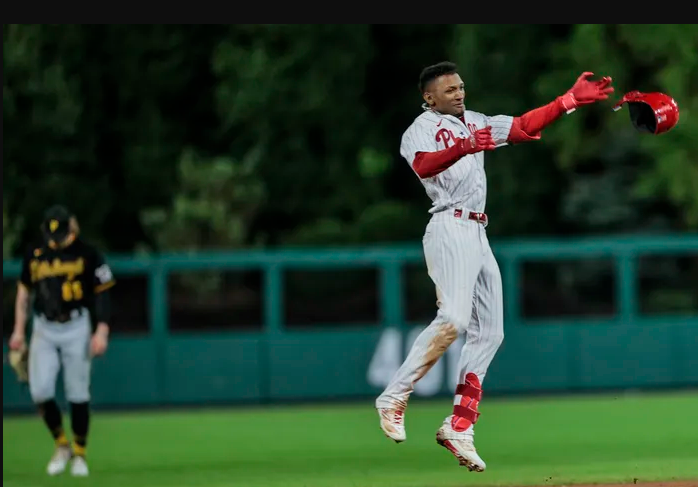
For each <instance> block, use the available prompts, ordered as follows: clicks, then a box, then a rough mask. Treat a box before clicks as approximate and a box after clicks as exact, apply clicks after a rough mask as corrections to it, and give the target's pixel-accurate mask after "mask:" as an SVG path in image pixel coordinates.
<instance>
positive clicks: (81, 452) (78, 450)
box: [73, 442, 87, 457]
mask: <svg viewBox="0 0 698 487" xmlns="http://www.w3.org/2000/svg"><path fill="white" fill-rule="evenodd" d="M86 450H87V448H85V447H84V446H82V445H78V444H77V443H75V442H73V453H74V454H75V455H77V456H79V457H84V456H85V452H86Z"/></svg>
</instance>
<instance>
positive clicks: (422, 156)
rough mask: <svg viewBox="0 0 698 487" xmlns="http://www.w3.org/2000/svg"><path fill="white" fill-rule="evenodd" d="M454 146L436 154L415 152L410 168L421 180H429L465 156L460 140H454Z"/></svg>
mask: <svg viewBox="0 0 698 487" xmlns="http://www.w3.org/2000/svg"><path fill="white" fill-rule="evenodd" d="M456 140H457V141H458V142H456V144H455V145H452V146H451V147H449V148H448V149H443V150H440V151H436V152H417V156H416V157H415V158H414V161H412V167H413V168H414V170H415V172H416V173H417V175H418V176H419V177H420V178H422V179H426V178H430V177H432V176H436V175H437V174H439V173H441V172H443V171H445V170H446V169H448V168H449V167H451V166H452V165H454V164H455V163H456V162H458V160H459V159H460V158H461V157H463V156H464V155H465V153H464V151H463V147H462V144H461V143H460V142H461V139H456Z"/></svg>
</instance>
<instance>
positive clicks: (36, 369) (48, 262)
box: [9, 205, 115, 477]
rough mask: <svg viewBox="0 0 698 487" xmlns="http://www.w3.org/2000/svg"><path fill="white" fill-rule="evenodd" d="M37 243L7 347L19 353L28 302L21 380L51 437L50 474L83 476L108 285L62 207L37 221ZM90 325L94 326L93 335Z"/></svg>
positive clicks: (104, 268)
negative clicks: (66, 420) (65, 413)
mask: <svg viewBox="0 0 698 487" xmlns="http://www.w3.org/2000/svg"><path fill="white" fill-rule="evenodd" d="M41 233H42V240H41V242H40V243H39V244H38V245H34V246H31V247H30V248H29V249H28V252H27V253H26V254H25V256H24V258H23V260H22V271H21V277H20V281H19V283H18V286H17V296H16V299H15V322H14V330H13V333H12V336H11V337H10V342H9V346H10V349H12V350H22V349H25V348H26V331H25V326H26V322H27V311H28V307H29V301H30V295H33V302H32V312H33V313H32V320H31V321H32V332H31V342H30V344H29V347H28V353H29V359H28V369H29V370H28V378H29V390H30V394H31V398H32V401H33V402H34V404H36V406H37V408H38V410H39V413H40V414H41V416H42V418H43V420H44V422H45V423H46V426H47V427H48V429H49V431H50V432H51V434H52V436H53V438H54V440H55V442H56V450H55V452H54V454H53V456H52V457H51V460H50V461H49V463H48V466H47V473H48V474H49V475H57V474H59V473H61V472H63V471H64V470H65V469H66V467H67V465H68V463H71V473H72V474H73V475H75V476H81V477H84V476H87V475H88V474H89V469H88V466H87V461H86V458H85V453H86V448H87V436H88V431H89V421H90V409H89V406H90V371H91V369H90V368H91V359H92V357H93V356H99V355H102V354H103V353H104V352H105V351H106V349H107V343H108V337H109V312H110V303H109V293H108V292H107V290H108V289H109V288H111V287H112V286H113V285H114V283H115V281H114V277H113V275H112V272H111V269H110V268H109V266H108V265H107V264H106V262H105V260H104V257H103V256H102V254H101V253H100V252H99V251H98V250H97V249H96V248H95V247H93V246H92V245H90V244H88V243H87V242H85V241H84V240H83V239H81V238H80V237H79V227H78V222H77V219H76V218H75V216H74V215H73V214H72V213H71V212H70V211H69V210H68V209H67V208H65V207H63V206H60V205H55V206H52V207H51V208H49V209H48V210H47V211H46V213H45V215H44V219H43V221H42V223H41ZM93 323H96V329H95V331H94V333H93V332H92V330H93ZM61 366H62V367H63V376H64V385H65V393H66V399H67V400H68V402H69V403H70V415H71V423H72V424H71V425H72V431H73V444H72V448H71V445H70V443H69V441H68V438H67V436H66V434H65V431H64V429H63V420H62V414H61V410H60V408H59V406H58V403H57V402H56V398H55V393H56V378H57V376H58V371H59V370H60V368H61Z"/></svg>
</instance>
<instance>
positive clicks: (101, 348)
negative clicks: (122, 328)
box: [90, 331, 109, 357]
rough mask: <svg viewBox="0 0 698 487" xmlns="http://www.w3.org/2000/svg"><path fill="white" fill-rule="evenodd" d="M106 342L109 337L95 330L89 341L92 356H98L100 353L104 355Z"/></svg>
mask: <svg viewBox="0 0 698 487" xmlns="http://www.w3.org/2000/svg"><path fill="white" fill-rule="evenodd" d="M108 343H109V339H108V338H107V337H106V335H105V334H104V333H100V332H99V331H97V332H95V334H94V335H92V340H91V341H90V352H91V353H92V356H93V357H99V356H100V355H104V353H105V352H106V351H107V345H108Z"/></svg>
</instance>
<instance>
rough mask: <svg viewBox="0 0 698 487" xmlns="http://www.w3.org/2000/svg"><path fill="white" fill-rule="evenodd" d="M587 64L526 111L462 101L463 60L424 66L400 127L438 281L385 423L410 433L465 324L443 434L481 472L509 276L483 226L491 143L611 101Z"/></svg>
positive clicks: (515, 138)
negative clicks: (485, 387) (493, 109)
mask: <svg viewBox="0 0 698 487" xmlns="http://www.w3.org/2000/svg"><path fill="white" fill-rule="evenodd" d="M591 76H593V73H590V72H585V73H583V74H582V75H581V76H579V78H578V79H577V81H576V82H575V84H574V86H572V88H571V89H570V90H569V91H567V92H566V93H565V94H563V95H561V96H559V97H557V98H556V99H555V100H554V101H552V102H551V103H549V104H547V105H545V106H543V107H540V108H537V109H535V110H532V111H529V112H527V113H525V114H523V115H521V116H518V117H513V116H507V115H496V116H487V115H484V114H482V113H478V112H473V111H470V110H466V109H465V95H466V93H465V87H464V84H463V80H462V79H461V77H460V76H459V74H458V72H457V68H456V65H455V64H453V63H450V62H443V63H439V64H436V65H433V66H429V67H427V68H425V69H424V70H423V71H422V73H421V76H420V78H419V90H420V92H421V93H422V96H423V98H424V102H425V103H424V104H423V109H424V111H423V113H421V114H420V115H419V116H418V117H416V119H415V120H414V122H413V123H412V124H411V125H410V126H409V127H408V128H407V130H406V131H405V132H404V134H403V136H402V141H401V144H400V154H401V155H402V156H403V157H404V158H405V159H406V160H407V162H408V163H409V164H410V167H411V168H412V170H413V171H414V172H415V174H416V175H417V176H418V177H419V180H420V181H421V183H422V185H423V186H424V188H425V190H426V193H427V195H428V196H429V198H430V199H431V200H432V207H431V209H430V210H429V212H430V213H431V214H432V217H431V219H430V221H429V223H428V224H427V227H426V231H425V233H424V237H423V242H422V243H423V249H424V256H425V260H426V265H427V270H428V273H429V276H430V277H431V279H432V281H433V282H434V285H435V287H436V297H437V301H436V302H437V308H438V310H437V313H436V317H435V318H434V320H433V321H432V322H431V324H429V326H428V327H426V328H425V329H424V330H423V331H422V333H421V334H420V335H419V336H418V337H417V339H416V340H415V342H414V344H413V346H412V348H411V350H410V352H409V353H408V355H407V357H406V359H405V361H404V362H403V364H402V365H401V366H400V368H399V369H398V370H397V371H396V373H395V374H394V376H393V377H392V379H391V381H390V383H389V384H388V386H387V387H386V389H385V390H384V391H383V393H382V394H381V395H380V396H379V397H378V398H377V399H376V409H377V410H378V415H379V418H380V426H381V428H382V430H383V432H384V433H385V435H386V436H387V437H389V438H391V439H393V440H395V441H396V442H401V441H404V440H405V439H406V433H405V424H404V413H405V408H406V407H407V401H408V399H409V397H410V394H411V393H412V391H413V388H414V384H415V383H416V382H417V381H418V380H420V379H421V378H422V377H424V375H425V374H426V373H427V372H428V371H429V369H430V368H431V367H432V366H433V365H434V364H435V363H436V362H437V361H438V360H439V358H440V357H441V356H442V355H443V353H444V352H445V350H446V349H447V348H448V347H449V346H450V345H451V343H453V342H454V341H455V339H456V338H457V336H458V334H460V333H465V335H466V337H465V345H464V346H463V349H462V351H461V356H460V360H459V365H458V368H459V379H458V384H457V387H456V390H455V398H454V405H453V411H452V412H451V414H449V415H448V416H447V417H446V419H445V420H444V421H443V424H442V425H441V427H440V428H439V429H438V431H437V434H436V440H437V443H438V444H439V445H441V446H443V447H445V448H447V449H448V450H449V451H450V452H451V453H452V454H453V455H455V457H456V458H457V459H458V461H459V463H460V465H462V466H465V467H467V468H468V469H469V470H471V471H477V472H482V471H484V470H485V462H484V461H483V460H482V458H480V456H479V455H478V454H477V451H476V449H475V446H474V442H473V434H474V431H473V425H474V424H475V423H476V422H477V420H478V417H479V416H480V412H479V411H478V404H479V402H480V400H481V398H482V383H483V381H484V378H485V374H486V373H487V369H488V367H489V365H490V362H491V361H492V359H493V358H494V356H495V353H496V352H497V349H498V348H499V346H500V344H501V343H502V340H503V337H504V331H503V321H504V317H503V314H504V313H503V305H502V281H501V276H500V272H499V267H498V265H497V262H496V260H495V258H494V255H493V254H492V250H491V249H490V245H489V241H488V239H487V234H486V231H485V227H486V226H487V223H488V217H487V215H486V214H485V200H486V195H487V179H486V176H485V152H486V151H491V150H494V149H495V148H498V147H502V146H505V145H507V144H517V143H522V142H527V141H532V140H538V139H540V138H541V131H542V130H543V128H545V127H546V126H547V125H549V124H550V123H552V122H553V121H555V120H557V119H558V118H559V117H561V116H562V115H563V114H565V113H567V114H569V113H572V112H573V111H574V110H575V109H577V108H578V107H580V106H582V105H587V104H591V103H594V102H597V101H600V100H606V99H607V98H608V95H609V94H610V93H612V92H613V91H614V89H613V88H612V87H611V81H612V80H611V78H610V77H604V78H601V79H600V80H597V81H592V80H590V77H591Z"/></svg>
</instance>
